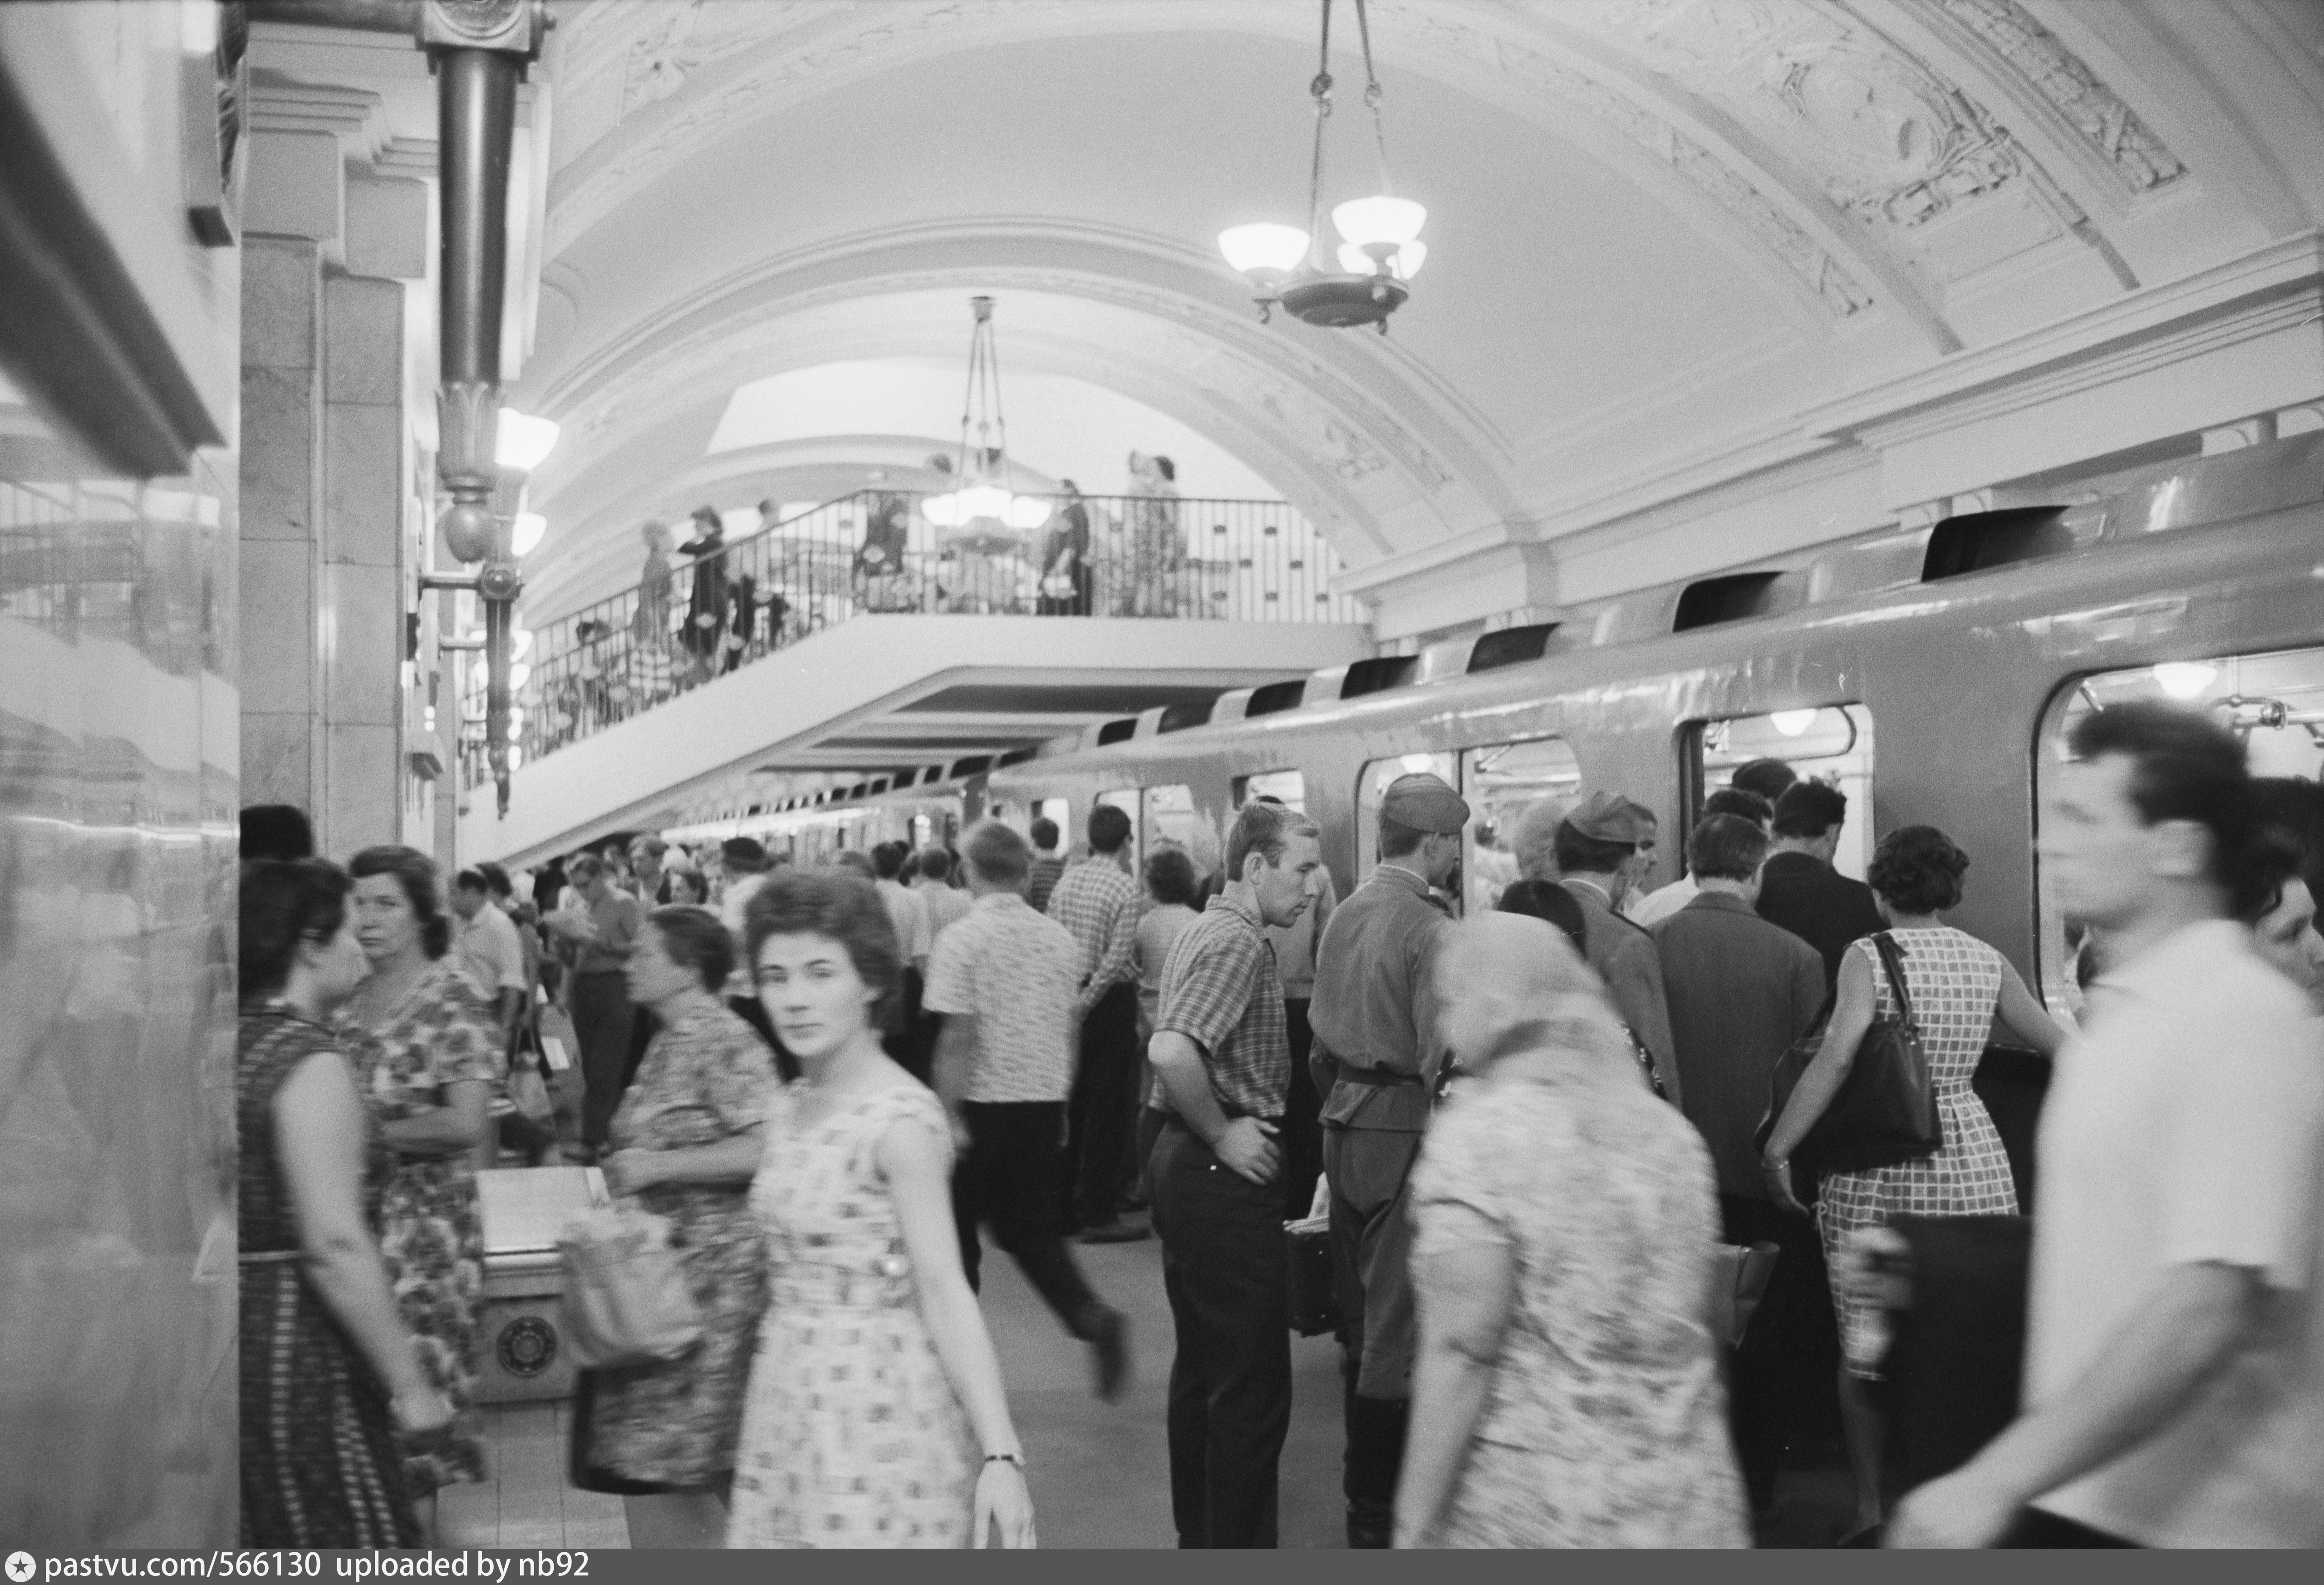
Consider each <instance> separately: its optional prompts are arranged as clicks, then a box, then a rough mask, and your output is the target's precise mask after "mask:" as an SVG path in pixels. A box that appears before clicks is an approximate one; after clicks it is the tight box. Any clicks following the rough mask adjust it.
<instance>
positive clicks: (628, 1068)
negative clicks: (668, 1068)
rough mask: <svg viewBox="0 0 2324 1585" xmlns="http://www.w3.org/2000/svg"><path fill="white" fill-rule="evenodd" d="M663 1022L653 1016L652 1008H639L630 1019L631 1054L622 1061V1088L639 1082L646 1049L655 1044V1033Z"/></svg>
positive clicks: (625, 1088)
mask: <svg viewBox="0 0 2324 1585" xmlns="http://www.w3.org/2000/svg"><path fill="white" fill-rule="evenodd" d="M660 1027H661V1020H660V1019H659V1018H655V1017H654V1016H653V1010H652V1009H650V1008H642V1007H641V1008H639V1009H637V1010H636V1012H635V1013H634V1014H633V1015H632V1018H631V1019H630V1053H629V1055H628V1056H626V1057H624V1058H623V1059H622V1089H624V1090H627V1089H628V1088H629V1087H630V1086H631V1085H632V1084H633V1083H636V1082H637V1077H638V1069H639V1068H640V1067H641V1066H643V1065H644V1064H645V1060H646V1047H647V1046H651V1045H652V1044H653V1037H654V1032H655V1031H656V1030H658V1029H659V1028H660Z"/></svg>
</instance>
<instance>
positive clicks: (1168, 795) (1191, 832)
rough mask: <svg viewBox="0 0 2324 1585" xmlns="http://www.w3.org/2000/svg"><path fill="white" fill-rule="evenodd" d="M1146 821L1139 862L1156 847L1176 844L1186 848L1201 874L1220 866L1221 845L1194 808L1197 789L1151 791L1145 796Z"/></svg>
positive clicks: (1140, 831) (1141, 824)
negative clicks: (1163, 844) (1157, 845)
mask: <svg viewBox="0 0 2324 1585" xmlns="http://www.w3.org/2000/svg"><path fill="white" fill-rule="evenodd" d="M1144 801H1145V809H1144V817H1143V818H1142V819H1140V820H1139V829H1138V835H1139V843H1140V846H1139V858H1138V862H1139V863H1140V864H1141V865H1142V864H1143V863H1144V862H1146V859H1145V855H1146V854H1147V853H1148V852H1152V851H1153V850H1154V846H1155V844H1156V843H1165V842H1168V843H1176V844H1177V845H1178V846H1180V847H1182V848H1185V850H1186V852H1187V854H1188V855H1189V856H1190V857H1192V858H1193V859H1194V868H1195V870H1196V871H1198V872H1207V871H1210V870H1211V869H1212V868H1213V867H1214V866H1216V865H1217V863H1218V862H1219V857H1220V844H1219V843H1218V841H1217V840H1216V834H1215V833H1214V832H1213V831H1212V829H1211V827H1210V824H1209V822H1207V821H1205V820H1204V819H1203V817H1202V816H1201V815H1200V814H1199V813H1198V812H1197V811H1196V810H1195V808H1194V788H1191V787H1185V786H1183V785H1181V786H1176V787H1149V788H1147V789H1146V792H1145V795H1144Z"/></svg>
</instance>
